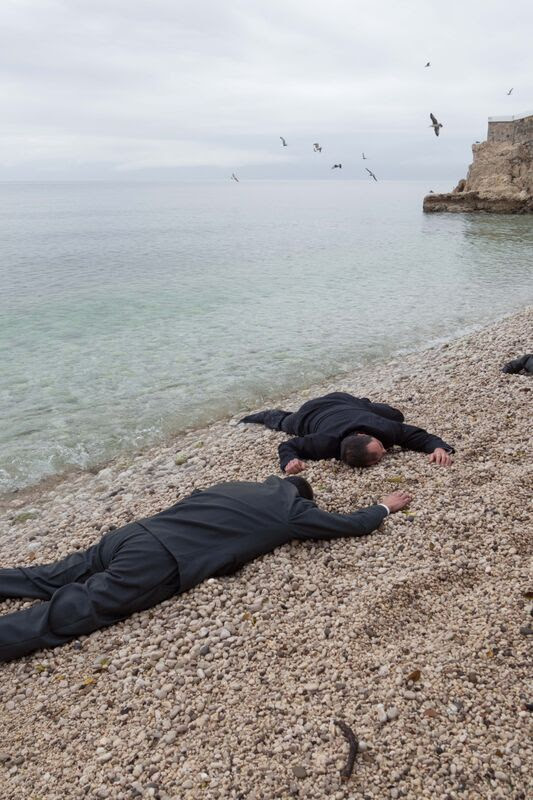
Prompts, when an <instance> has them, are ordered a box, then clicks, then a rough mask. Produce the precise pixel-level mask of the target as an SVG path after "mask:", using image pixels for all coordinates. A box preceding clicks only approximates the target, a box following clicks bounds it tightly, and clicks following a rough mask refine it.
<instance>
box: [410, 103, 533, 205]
mask: <svg viewBox="0 0 533 800" xmlns="http://www.w3.org/2000/svg"><path fill="white" fill-rule="evenodd" d="M472 153H473V156H474V160H473V162H472V164H471V165H470V167H469V169H468V174H467V176H466V178H465V179H463V180H460V181H459V183H458V184H457V186H456V187H455V189H454V190H453V192H449V193H447V194H428V195H426V197H425V198H424V206H423V208H424V211H428V212H430V211H455V212H463V211H491V212H494V213H497V214H498V213H499V214H524V213H532V212H533V111H531V112H528V113H525V114H518V115H515V116H509V117H489V126H488V132H487V140H486V141H485V142H480V143H476V144H473V145H472Z"/></svg>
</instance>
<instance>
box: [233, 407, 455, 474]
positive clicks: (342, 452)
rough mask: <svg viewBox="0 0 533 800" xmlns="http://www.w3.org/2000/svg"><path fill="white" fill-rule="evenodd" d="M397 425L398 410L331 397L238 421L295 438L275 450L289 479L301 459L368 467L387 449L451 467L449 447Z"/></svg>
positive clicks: (399, 421)
mask: <svg viewBox="0 0 533 800" xmlns="http://www.w3.org/2000/svg"><path fill="white" fill-rule="evenodd" d="M403 420H404V417H403V414H402V412H401V411H398V409H396V408H392V406H388V405H386V404H385V403H371V402H370V400H369V399H368V398H367V397H354V396H353V395H351V394H348V393H347V392H333V393H332V394H326V395H324V396H323V397H317V398H315V399H314V400H308V401H307V403H304V404H303V406H302V407H301V408H300V409H299V410H298V411H295V412H294V413H291V412H290V411H281V410H279V409H269V410H268V411H260V412H259V413H257V414H250V415H249V416H247V417H244V418H243V419H241V422H256V423H260V424H261V425H265V426H266V427H267V428H271V429H272V430H275V431H284V432H285V433H292V434H295V435H296V437H297V438H295V439H290V440H289V441H288V442H283V443H282V444H280V446H279V448H278V452H279V460H280V465H281V469H282V470H283V471H284V472H286V473H288V474H289V475H295V474H296V473H297V472H301V471H302V470H304V469H305V466H306V464H305V461H306V459H310V460H311V461H318V460H320V459H322V458H336V459H338V460H339V461H344V463H345V464H348V465H349V466H350V467H370V466H372V465H373V464H377V463H378V462H379V461H381V459H382V458H383V456H384V455H385V453H386V451H387V450H388V449H389V448H390V447H393V445H400V447H405V448H406V449H408V450H419V451H420V452H422V453H430V454H431V455H430V457H429V460H430V461H431V462H434V463H435V464H441V465H443V466H449V465H450V464H451V463H452V459H451V458H450V453H453V452H454V449H453V447H451V445H449V444H446V442H444V441H443V440H442V439H440V438H439V437H438V436H434V435H433V434H431V433H428V432H427V431H425V430H423V428H416V427H415V426H414V425H406V424H405V423H404V421H403Z"/></svg>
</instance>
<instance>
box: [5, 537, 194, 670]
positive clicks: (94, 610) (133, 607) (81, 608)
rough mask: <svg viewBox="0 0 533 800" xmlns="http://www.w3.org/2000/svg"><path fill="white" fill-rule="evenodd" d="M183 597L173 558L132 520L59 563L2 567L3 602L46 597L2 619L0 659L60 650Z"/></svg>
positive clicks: (176, 566)
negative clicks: (157, 606) (54, 649)
mask: <svg viewBox="0 0 533 800" xmlns="http://www.w3.org/2000/svg"><path fill="white" fill-rule="evenodd" d="M177 592H179V569H178V564H177V562H176V560H175V559H174V558H173V556H172V555H171V554H170V553H169V552H168V550H166V549H165V548H164V547H163V545H162V544H160V542H159V541H158V540H157V539H156V538H155V536H152V534H151V533H149V532H148V531H147V530H145V528H143V527H142V526H141V525H139V524H137V523H131V524H129V525H125V526H124V527H122V528H119V529H118V530H116V531H113V532H112V533H107V534H105V536H103V537H102V539H101V540H100V541H99V542H98V543H97V544H95V545H93V546H92V547H89V549H88V550H85V551H81V552H76V553H73V554H72V555H69V556H67V557H66V558H64V559H62V560H61V561H57V562H55V563H52V564H43V565H41V566H35V567H34V566H32V567H21V568H19V569H0V600H1V599H2V597H4V598H5V597H28V598H36V599H39V600H42V601H43V602H41V603H36V604H34V605H32V606H31V607H30V608H27V609H23V610H22V611H15V612H14V613H12V614H5V615H3V616H0V661H8V660H9V659H12V658H18V657H19V656H23V655H26V654H27V653H30V652H31V651H32V650H39V649H41V648H42V647H57V646H58V645H62V644H65V643H66V642H69V641H71V640H72V639H76V638H77V637H78V636H81V635H84V634H88V633H91V632H92V631H95V630H97V629H98V628H104V627H107V626H108V625H113V624H114V623H115V622H119V621H120V620H123V619H125V618H126V617H128V616H129V615H130V614H133V613H134V612H135V611H143V610H144V609H147V608H151V607H152V606H155V605H157V603H161V602H162V601H163V600H166V599H168V598H169V597H171V596H172V595H174V594H176V593H177Z"/></svg>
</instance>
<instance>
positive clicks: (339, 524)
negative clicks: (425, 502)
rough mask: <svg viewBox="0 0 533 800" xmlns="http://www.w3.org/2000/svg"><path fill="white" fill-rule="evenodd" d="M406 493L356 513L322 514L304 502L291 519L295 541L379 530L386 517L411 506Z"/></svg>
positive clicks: (394, 495) (359, 534)
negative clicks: (298, 511)
mask: <svg viewBox="0 0 533 800" xmlns="http://www.w3.org/2000/svg"><path fill="white" fill-rule="evenodd" d="M411 499H412V498H411V496H410V495H409V494H407V492H402V491H400V492H393V493H392V494H389V495H387V496H386V497H384V498H383V502H382V503H379V504H376V505H373V506H369V507H368V508H363V509H361V510H360V511H355V512H354V513H353V514H333V513H330V512H329V511H322V510H321V509H320V508H317V507H316V506H315V505H314V504H313V503H311V502H310V501H303V502H302V503H301V506H302V510H301V512H300V513H297V514H295V515H294V517H293V518H292V520H291V526H292V531H293V536H294V538H295V539H339V538H341V537H344V536H364V535H365V534H368V533H372V531H375V530H376V528H378V527H379V526H380V525H381V523H382V522H383V520H384V519H385V517H387V516H388V515H389V513H390V514H394V513H395V512H396V511H399V510H400V509H401V508H405V506H407V505H409V503H410V502H411Z"/></svg>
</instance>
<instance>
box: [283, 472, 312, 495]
mask: <svg viewBox="0 0 533 800" xmlns="http://www.w3.org/2000/svg"><path fill="white" fill-rule="evenodd" d="M285 480H286V481H290V483H292V484H293V485H294V486H296V489H297V490H298V494H299V495H300V497H303V498H305V500H312V499H313V497H314V494H313V489H312V488H311V484H310V483H308V482H307V481H306V480H305V478H301V477H300V476H299V475H289V477H288V478H285Z"/></svg>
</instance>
